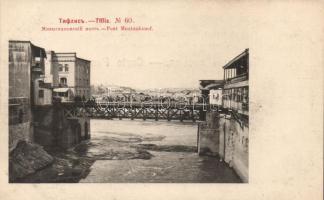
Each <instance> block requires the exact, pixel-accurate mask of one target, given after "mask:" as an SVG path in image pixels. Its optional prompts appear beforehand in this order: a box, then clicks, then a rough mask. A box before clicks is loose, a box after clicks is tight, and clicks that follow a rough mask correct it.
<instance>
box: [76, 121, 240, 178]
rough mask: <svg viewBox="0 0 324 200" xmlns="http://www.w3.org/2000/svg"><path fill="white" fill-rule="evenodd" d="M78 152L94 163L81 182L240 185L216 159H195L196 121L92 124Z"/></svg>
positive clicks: (203, 157)
mask: <svg viewBox="0 0 324 200" xmlns="http://www.w3.org/2000/svg"><path fill="white" fill-rule="evenodd" d="M81 147H82V148H79V149H76V151H77V152H79V153H80V154H79V155H80V156H87V157H90V158H95V161H94V163H93V165H92V166H91V167H90V172H89V174H88V175H87V176H86V177H84V178H83V179H81V180H80V182H83V183H87V182H107V183H134V182H135V183H136V182H138V183H143V182H145V183H149V182H155V183H213V182H214V183H236V182H241V180H240V179H239V177H238V176H237V175H236V174H235V172H234V170H233V169H232V168H230V167H229V166H228V165H227V164H225V163H224V162H220V161H219V159H218V158H216V157H210V156H198V154H197V152H196V148H197V123H195V122H178V121H170V122H169V121H153V120H147V121H143V120H125V119H123V120H118V119H117V120H116V119H115V120H97V119H94V120H91V140H89V141H88V142H86V143H84V144H83V145H81Z"/></svg>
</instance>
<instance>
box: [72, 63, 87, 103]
mask: <svg viewBox="0 0 324 200" xmlns="http://www.w3.org/2000/svg"><path fill="white" fill-rule="evenodd" d="M75 74H76V76H75V82H76V94H77V95H78V96H81V97H82V96H84V97H85V98H86V99H89V98H90V95H91V94H90V61H87V60H84V59H81V58H77V59H76V68H75Z"/></svg>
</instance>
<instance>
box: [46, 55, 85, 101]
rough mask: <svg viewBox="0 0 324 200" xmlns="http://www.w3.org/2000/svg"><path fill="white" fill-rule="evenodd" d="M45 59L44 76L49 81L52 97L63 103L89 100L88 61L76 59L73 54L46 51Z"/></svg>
mask: <svg viewBox="0 0 324 200" xmlns="http://www.w3.org/2000/svg"><path fill="white" fill-rule="evenodd" d="M47 57H48V59H47V62H46V64H45V76H46V77H48V78H49V79H50V80H51V83H52V86H53V88H54V89H53V95H54V96H59V97H60V98H61V100H62V101H63V102H65V101H73V100H75V99H76V98H81V99H89V98H90V96H91V94H90V63H91V62H90V61H89V60H85V59H82V58H78V57H77V55H76V53H74V52H72V53H56V52H54V51H47Z"/></svg>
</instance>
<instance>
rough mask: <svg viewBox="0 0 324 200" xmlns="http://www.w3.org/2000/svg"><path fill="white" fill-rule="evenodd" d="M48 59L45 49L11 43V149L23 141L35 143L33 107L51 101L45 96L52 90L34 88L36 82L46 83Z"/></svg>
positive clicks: (17, 42) (19, 42)
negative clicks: (45, 73)
mask: <svg viewBox="0 0 324 200" xmlns="http://www.w3.org/2000/svg"><path fill="white" fill-rule="evenodd" d="M45 59H46V53H45V49H43V48H41V47H38V46H35V45H33V44H32V43H31V42H30V41H17V40H10V41H9V147H10V149H12V148H14V147H15V145H16V144H17V142H18V141H20V140H25V141H33V127H32V106H33V105H38V104H42V103H44V101H42V100H41V99H45V98H46V99H51V96H47V95H50V94H48V93H47V92H44V90H46V91H48V90H50V89H48V88H47V87H46V85H45V84H41V85H38V86H37V87H35V83H36V81H37V83H38V81H42V79H43V76H42V74H43V72H44V60H45ZM40 91H43V92H40ZM34 94H37V95H34ZM50 103H51V102H50Z"/></svg>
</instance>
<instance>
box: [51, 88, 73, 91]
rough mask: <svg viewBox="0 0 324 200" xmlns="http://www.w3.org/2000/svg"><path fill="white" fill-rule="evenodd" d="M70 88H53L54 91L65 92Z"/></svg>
mask: <svg viewBox="0 0 324 200" xmlns="http://www.w3.org/2000/svg"><path fill="white" fill-rule="evenodd" d="M69 89H70V88H54V89H53V91H54V92H67V91H69Z"/></svg>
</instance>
